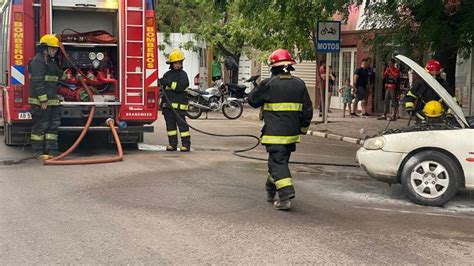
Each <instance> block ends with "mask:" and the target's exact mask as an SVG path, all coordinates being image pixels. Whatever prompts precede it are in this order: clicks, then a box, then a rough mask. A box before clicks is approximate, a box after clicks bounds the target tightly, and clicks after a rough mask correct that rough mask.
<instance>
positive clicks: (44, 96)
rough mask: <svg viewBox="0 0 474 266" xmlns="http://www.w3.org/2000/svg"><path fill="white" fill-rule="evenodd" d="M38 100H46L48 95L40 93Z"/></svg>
mask: <svg viewBox="0 0 474 266" xmlns="http://www.w3.org/2000/svg"><path fill="white" fill-rule="evenodd" d="M38 100H39V101H40V102H46V101H47V100H48V95H46V94H43V95H40V96H38Z"/></svg>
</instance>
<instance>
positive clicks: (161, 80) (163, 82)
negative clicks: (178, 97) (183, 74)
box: [160, 78, 171, 87]
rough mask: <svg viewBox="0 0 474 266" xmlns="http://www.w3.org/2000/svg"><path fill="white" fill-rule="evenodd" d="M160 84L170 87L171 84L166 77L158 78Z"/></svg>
mask: <svg viewBox="0 0 474 266" xmlns="http://www.w3.org/2000/svg"><path fill="white" fill-rule="evenodd" d="M160 84H161V85H163V86H167V87H170V86H171V81H170V80H169V79H167V78H160Z"/></svg>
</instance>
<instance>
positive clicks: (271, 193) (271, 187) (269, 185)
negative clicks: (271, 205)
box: [265, 174, 277, 202]
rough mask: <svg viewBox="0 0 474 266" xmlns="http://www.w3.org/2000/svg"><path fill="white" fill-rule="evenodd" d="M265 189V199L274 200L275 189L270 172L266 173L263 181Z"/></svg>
mask: <svg viewBox="0 0 474 266" xmlns="http://www.w3.org/2000/svg"><path fill="white" fill-rule="evenodd" d="M265 189H266V191H267V201H268V202H274V201H275V196H276V191H277V190H276V187H275V183H274V182H273V178H272V177H271V175H270V174H268V178H267V182H266V183H265Z"/></svg>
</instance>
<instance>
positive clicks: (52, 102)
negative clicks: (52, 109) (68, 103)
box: [48, 100, 59, 106]
mask: <svg viewBox="0 0 474 266" xmlns="http://www.w3.org/2000/svg"><path fill="white" fill-rule="evenodd" d="M56 105H59V100H48V106H56Z"/></svg>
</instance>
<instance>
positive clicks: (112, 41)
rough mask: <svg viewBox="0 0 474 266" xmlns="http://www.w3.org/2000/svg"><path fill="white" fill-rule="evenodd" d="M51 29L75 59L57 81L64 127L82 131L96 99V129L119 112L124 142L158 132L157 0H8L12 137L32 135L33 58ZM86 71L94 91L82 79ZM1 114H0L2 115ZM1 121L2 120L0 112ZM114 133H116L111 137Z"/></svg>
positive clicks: (65, 63) (6, 113) (15, 140)
mask: <svg viewBox="0 0 474 266" xmlns="http://www.w3.org/2000/svg"><path fill="white" fill-rule="evenodd" d="M46 33H55V34H58V36H60V39H61V40H62V43H63V45H64V48H65V51H66V53H67V54H68V57H69V60H66V58H65V57H64V56H62V55H59V56H58V63H59V65H60V67H61V68H62V70H63V71H64V76H63V79H62V80H61V82H60V85H59V87H58V93H59V95H60V98H61V127H60V135H61V134H63V132H71V131H80V130H82V128H83V125H84V124H85V121H86V120H87V117H88V116H89V112H90V109H91V106H92V105H96V107H97V108H96V112H95V114H94V120H93V124H92V126H91V128H90V131H104V132H108V131H109V129H108V127H107V126H106V125H105V121H106V120H107V119H108V118H114V119H115V121H116V126H117V127H118V128H119V135H120V139H121V140H122V141H123V142H124V143H137V142H141V141H142V140H143V133H144V132H153V127H152V126H151V123H152V122H153V121H155V120H156V119H157V113H158V112H157V111H158V101H157V99H158V62H157V60H158V55H157V34H156V18H155V3H154V1H153V0H122V1H118V0H97V1H91V0H10V1H9V0H6V1H5V2H4V3H3V4H2V5H1V7H0V53H1V57H0V71H1V76H0V95H3V96H2V97H1V98H0V116H1V114H2V113H3V126H4V136H5V144H7V145H24V144H27V143H28V142H29V139H30V128H31V113H30V106H29V105H28V94H29V79H28V69H27V66H28V61H29V60H30V59H31V58H32V57H33V56H34V55H35V53H36V50H35V49H36V45H37V44H38V41H39V38H40V37H41V36H42V35H43V34H46ZM76 67H77V68H79V69H80V71H81V72H83V73H84V74H85V75H86V76H87V77H86V78H85V80H86V83H87V85H88V87H89V88H91V89H92V91H93V92H94V99H92V100H93V101H92V100H91V99H89V98H88V97H87V94H86V92H85V90H84V88H83V87H82V85H81V83H80V82H79V81H78V80H77V79H76V75H77V72H78V71H77V69H76ZM0 119H1V118H0ZM0 122H1V120H0ZM109 139H110V140H112V138H109Z"/></svg>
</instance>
